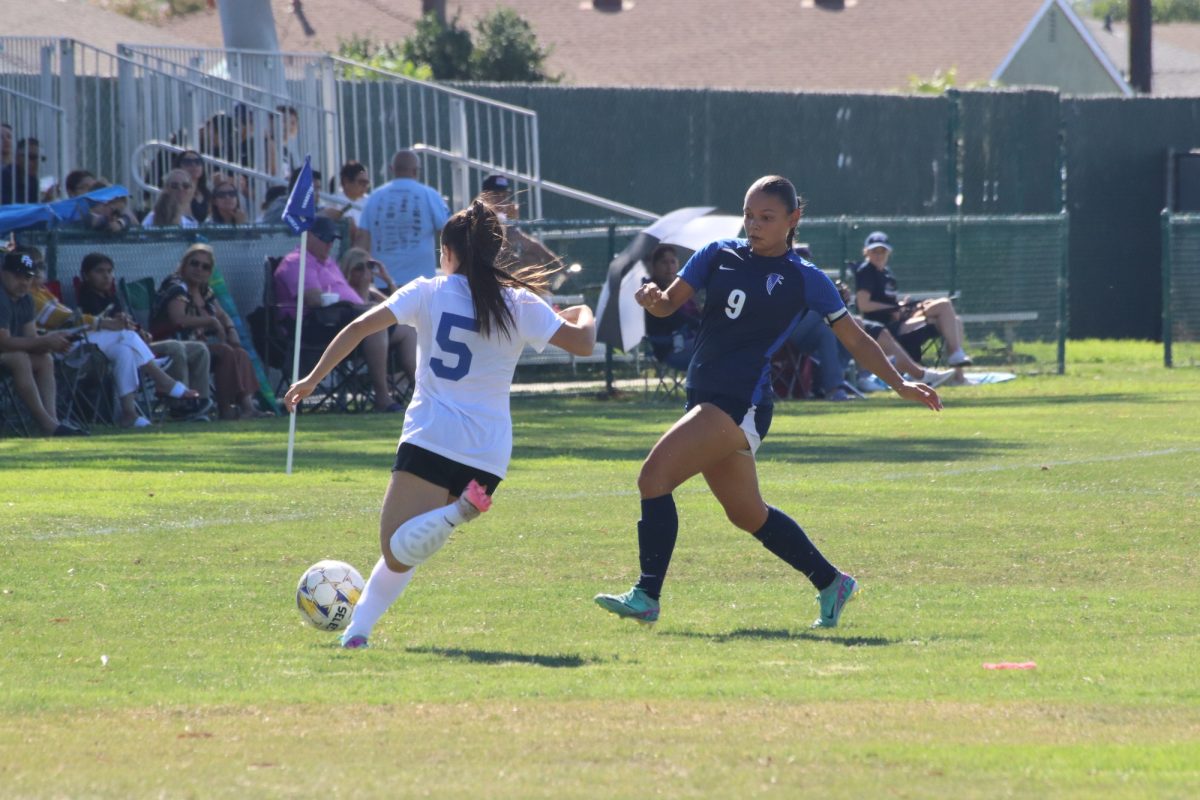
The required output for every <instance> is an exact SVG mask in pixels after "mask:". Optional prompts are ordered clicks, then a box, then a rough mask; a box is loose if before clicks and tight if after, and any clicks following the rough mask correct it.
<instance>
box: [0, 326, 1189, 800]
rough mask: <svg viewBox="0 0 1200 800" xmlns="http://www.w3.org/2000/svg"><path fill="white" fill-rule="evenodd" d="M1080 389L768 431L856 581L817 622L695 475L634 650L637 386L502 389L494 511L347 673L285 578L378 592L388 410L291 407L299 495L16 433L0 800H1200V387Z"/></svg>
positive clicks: (222, 456) (1085, 364)
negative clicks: (625, 610)
mask: <svg viewBox="0 0 1200 800" xmlns="http://www.w3.org/2000/svg"><path fill="white" fill-rule="evenodd" d="M1068 363H1069V370H1068V375H1066V376H1063V377H1057V376H1053V377H1052V376H1024V377H1022V378H1021V379H1019V380H1017V381H1014V382H1012V383H1007V384H1001V385H995V386H984V387H977V388H950V389H947V390H946V391H944V392H943V396H944V398H945V401H946V410H945V411H944V412H943V413H942V414H940V415H935V414H933V413H930V412H927V411H923V410H922V409H920V408H918V407H916V406H909V405H902V404H901V403H900V402H899V401H898V400H896V399H894V398H881V397H875V398H872V399H871V400H869V401H867V402H865V403H858V404H822V403H816V402H809V403H796V402H792V403H787V404H781V405H780V406H779V407H778V409H777V412H776V416H775V423H774V427H773V428H772V431H771V435H770V436H769V437H768V439H767V441H766V443H765V444H764V446H763V449H762V450H761V451H760V454H759V455H760V476H761V480H762V484H763V491H764V494H765V496H766V497H767V499H768V500H769V501H770V502H772V503H774V504H776V505H779V506H781V507H782V508H784V509H786V510H788V511H789V512H791V513H792V514H793V515H794V516H795V517H796V518H797V519H798V520H799V521H800V522H801V524H802V525H804V527H805V528H806V529H807V530H808V532H809V533H810V535H811V536H812V537H813V538H814V540H816V541H817V543H818V544H819V545H821V547H822V548H823V549H824V550H825V552H826V553H827V554H828V555H829V556H830V557H831V558H832V559H833V560H834V561H835V563H837V564H838V565H839V566H842V567H844V568H845V569H847V570H848V571H851V572H853V573H854V574H855V575H856V576H857V577H858V579H859V581H860V583H861V585H862V588H863V591H862V595H861V597H859V598H857V599H856V600H855V601H854V603H852V604H851V605H850V606H849V608H848V610H847V611H846V613H845V615H844V617H843V620H842V627H840V628H838V629H837V630H835V631H828V632H813V631H810V630H809V629H808V625H809V623H810V622H811V621H812V619H813V618H814V617H815V616H816V604H815V602H814V600H813V591H812V589H811V587H810V586H809V585H808V583H807V581H806V580H805V579H804V578H803V577H802V576H800V575H799V574H798V573H795V572H793V571H792V570H790V569H789V568H788V567H786V566H785V565H783V564H782V563H781V562H779V561H777V560H775V559H774V558H773V557H772V556H770V554H768V553H767V552H766V551H765V550H764V549H763V548H762V547H761V546H759V544H758V543H757V542H756V541H755V540H753V539H752V538H751V537H750V536H748V535H747V534H744V533H740V532H738V531H736V530H734V529H733V528H732V526H730V525H729V524H728V523H727V522H726V521H725V520H724V518H723V516H722V514H721V511H720V509H719V507H718V506H717V505H716V503H715V501H714V500H713V499H712V498H711V497H710V496H709V495H708V494H707V492H706V490H705V488H704V486H703V484H702V482H700V481H693V482H691V483H689V484H686V485H685V486H683V487H682V488H681V489H680V490H679V491H678V492H677V494H676V498H677V500H678V504H679V509H680V516H681V524H682V527H681V533H680V537H679V545H678V548H677V550H676V557H675V560H674V562H673V565H672V568H671V574H670V578H669V580H668V583H667V587H666V592H665V594H664V598H663V617H662V620H661V621H660V622H659V624H658V625H657V627H655V628H654V629H652V630H647V629H643V628H640V627H638V626H636V625H635V624H633V623H630V622H622V621H619V620H617V619H615V618H613V617H611V616H609V615H607V614H605V613H603V612H601V611H600V610H599V609H597V608H596V607H595V606H594V605H593V603H592V600H591V598H592V595H594V594H595V593H596V592H598V591H613V590H621V591H623V590H624V589H625V588H628V586H629V584H630V583H631V581H632V580H633V579H634V578H635V577H636V571H637V554H636V534H635V526H634V523H635V521H636V519H637V516H638V503H637V496H636V490H635V488H634V482H635V478H636V475H637V471H638V464H639V462H640V459H641V458H642V457H643V456H644V455H645V453H646V451H647V450H648V449H649V447H650V445H651V444H652V443H653V442H654V440H655V438H656V437H657V436H658V435H659V434H660V433H661V432H662V431H663V430H664V429H665V428H666V426H667V425H668V424H669V423H670V422H671V421H672V420H673V419H674V418H675V417H676V416H677V410H676V409H675V408H672V407H668V406H665V405H661V404H660V405H651V404H646V403H644V402H642V401H641V400H640V399H631V400H627V401H614V402H599V401H595V400H590V399H579V398H576V399H567V398H556V397H552V398H528V399H519V400H517V401H516V402H515V403H514V416H515V423H516V424H515V435H516V452H515V456H514V462H513V468H512V469H511V471H510V473H509V477H508V480H507V481H506V482H505V484H504V485H503V487H502V488H501V490H500V492H499V493H498V494H497V503H496V507H495V508H494V509H493V511H492V512H490V513H489V514H488V515H486V516H485V517H484V518H483V519H481V520H480V521H478V522H477V523H473V524H472V525H470V526H467V527H465V528H463V529H462V530H461V531H459V532H457V533H456V534H455V535H454V537H453V538H452V540H451V543H450V545H449V546H448V547H447V548H446V549H445V550H443V551H442V552H441V553H440V554H439V555H438V556H437V557H436V558H435V559H433V560H432V561H431V562H430V563H429V564H427V565H425V566H424V567H422V568H421V569H420V570H419V571H418V573H417V576H416V578H415V579H414V581H413V584H412V586H411V587H410V589H409V591H408V592H407V594H406V595H405V596H404V598H403V599H402V600H401V601H400V603H399V604H398V605H397V606H396V607H394V608H393V609H392V611H391V612H390V613H389V614H388V615H387V616H385V617H384V619H383V620H382V621H381V623H380V625H379V627H378V628H377V629H376V632H375V635H374V636H373V638H372V649H370V650H368V651H360V652H354V653H351V652H345V651H342V650H340V649H339V648H337V647H336V639H335V637H334V636H332V635H329V634H323V633H319V632H317V631H314V630H312V629H310V628H306V627H304V626H303V624H302V623H301V621H300V618H299V616H298V614H297V613H296V610H295V607H294V602H293V591H294V588H295V583H296V581H297V579H298V578H299V576H300V574H301V572H303V570H304V569H305V567H307V566H308V565H309V564H310V563H312V562H314V561H317V560H319V559H321V558H338V559H343V560H346V561H350V562H351V563H353V564H355V565H356V566H358V567H359V569H360V570H361V571H363V572H364V574H365V573H366V572H367V571H368V570H369V569H370V567H371V565H372V564H373V562H374V560H375V558H376V555H377V554H376V547H377V545H376V532H375V531H376V515H377V510H378V504H379V501H380V498H381V496H382V490H383V487H384V485H385V482H386V479H387V474H388V469H389V467H390V463H391V458H392V454H393V452H394V447H395V439H396V437H397V435H398V433H399V423H400V420H399V418H397V417H384V416H320V415H316V416H308V417H304V418H302V419H301V420H300V426H299V428H300V435H299V449H298V455H297V462H296V463H297V471H296V474H294V475H293V476H291V477H287V476H285V475H284V474H283V464H284V454H285V443H286V428H287V425H286V422H285V421H284V420H270V421H264V422H259V423H252V424H241V425H227V424H214V425H211V426H188V425H172V426H168V427H167V428H166V429H165V430H162V431H154V432H150V433H145V434H109V435H95V436H93V437H91V438H90V439H87V440H48V439H39V440H14V439H6V440H2V441H0V464H2V467H0V469H2V474H0V478H2V482H3V486H4V488H3V490H0V506H2V507H3V514H2V515H0V552H2V554H3V563H4V569H3V573H2V574H0V591H2V592H3V593H2V594H0V639H2V642H3V647H0V796H2V797H150V796H154V797H159V796H164V797H203V798H207V797H234V796H236V797H273V796H288V797H312V796H320V797H385V796H386V797H422V796H429V797H473V798H528V797H553V798H597V797H628V798H635V797H636V798H646V797H659V796H661V797H721V798H740V797H751V796H766V797H786V798H793V797H802V796H803V797H863V798H869V797H955V798H970V797H998V796H1002V797H1037V798H1041V797H1130V798H1145V797H1155V798H1161V797H1177V798H1191V797H1196V796H1200V666H1198V665H1200V578H1198V577H1197V576H1198V575H1200V539H1198V531H1200V512H1198V510H1197V498H1198V496H1200V477H1198V476H1200V404H1198V402H1197V399H1196V398H1197V396H1198V395H1200V370H1195V369H1191V370H1183V369H1181V370H1174V371H1168V370H1165V369H1163V368H1162V367H1161V366H1160V364H1161V354H1160V350H1159V349H1157V348H1156V347H1155V346H1153V345H1150V344H1130V343H1113V342H1105V343H1095V342H1082V343H1072V344H1071V348H1070V350H1069V361H1068ZM993 661H1035V662H1036V663H1037V669H1036V670H1033V671H1019V672H1017V671H1012V672H993V671H988V670H984V669H983V668H982V666H981V665H982V663H983V662H993Z"/></svg>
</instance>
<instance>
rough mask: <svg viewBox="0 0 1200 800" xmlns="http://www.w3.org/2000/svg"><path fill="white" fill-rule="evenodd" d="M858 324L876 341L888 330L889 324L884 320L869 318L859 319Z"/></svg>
mask: <svg viewBox="0 0 1200 800" xmlns="http://www.w3.org/2000/svg"><path fill="white" fill-rule="evenodd" d="M858 324H859V325H861V326H862V329H863V330H864V331H866V332H867V336H870V337H871V338H872V339H874V340H875V341H879V334H881V333H883V332H884V331H886V330H887V326H886V325H884V324H883V323H882V322H875V321H873V320H869V319H862V320H859V321H858Z"/></svg>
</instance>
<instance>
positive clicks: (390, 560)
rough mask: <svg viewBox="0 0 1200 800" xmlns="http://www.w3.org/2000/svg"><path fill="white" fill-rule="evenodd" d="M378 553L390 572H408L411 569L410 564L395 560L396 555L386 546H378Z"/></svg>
mask: <svg viewBox="0 0 1200 800" xmlns="http://www.w3.org/2000/svg"><path fill="white" fill-rule="evenodd" d="M380 555H382V556H383V563H384V564H386V565H387V568H388V569H390V570H391V571H392V572H408V571H409V570H410V569H412V565H411V564H403V563H401V562H400V561H399V560H397V559H396V556H394V555H392V551H391V550H390V549H389V548H388V547H386V546H385V547H382V548H380Z"/></svg>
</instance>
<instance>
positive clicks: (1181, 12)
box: [1077, 0, 1200, 23]
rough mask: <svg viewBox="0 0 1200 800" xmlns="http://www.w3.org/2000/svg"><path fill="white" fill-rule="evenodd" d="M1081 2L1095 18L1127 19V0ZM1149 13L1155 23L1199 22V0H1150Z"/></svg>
mask: <svg viewBox="0 0 1200 800" xmlns="http://www.w3.org/2000/svg"><path fill="white" fill-rule="evenodd" d="M1077 4H1080V3H1079V2H1078V0H1077ZM1082 4H1083V5H1084V6H1085V7H1086V8H1087V9H1088V10H1089V11H1090V12H1091V14H1092V16H1093V17H1095V18H1096V19H1105V18H1106V17H1111V18H1112V20H1113V21H1114V22H1128V21H1129V0H1090V2H1085V3H1082ZM1150 14H1151V20H1152V21H1153V22H1155V23H1160V22H1162V23H1166V22H1200V0H1152V2H1151V11H1150Z"/></svg>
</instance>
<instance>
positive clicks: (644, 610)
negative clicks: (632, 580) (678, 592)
mask: <svg viewBox="0 0 1200 800" xmlns="http://www.w3.org/2000/svg"><path fill="white" fill-rule="evenodd" d="M596 605H598V606H600V607H601V608H603V609H604V610H605V611H611V612H612V613H614V614H616V615H617V616H618V617H628V618H630V619H635V620H637V621H638V622H640V623H641V624H643V625H653V624H654V623H656V622H658V609H659V605H658V601H657V600H655V599H654V598H653V597H651V596H650V595H648V594H646V593H645V592H643V591H642V590H641V589H638V588H637V587H634V588H632V589H630V590H629V591H628V592H626V593H625V594H598V595H596Z"/></svg>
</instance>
